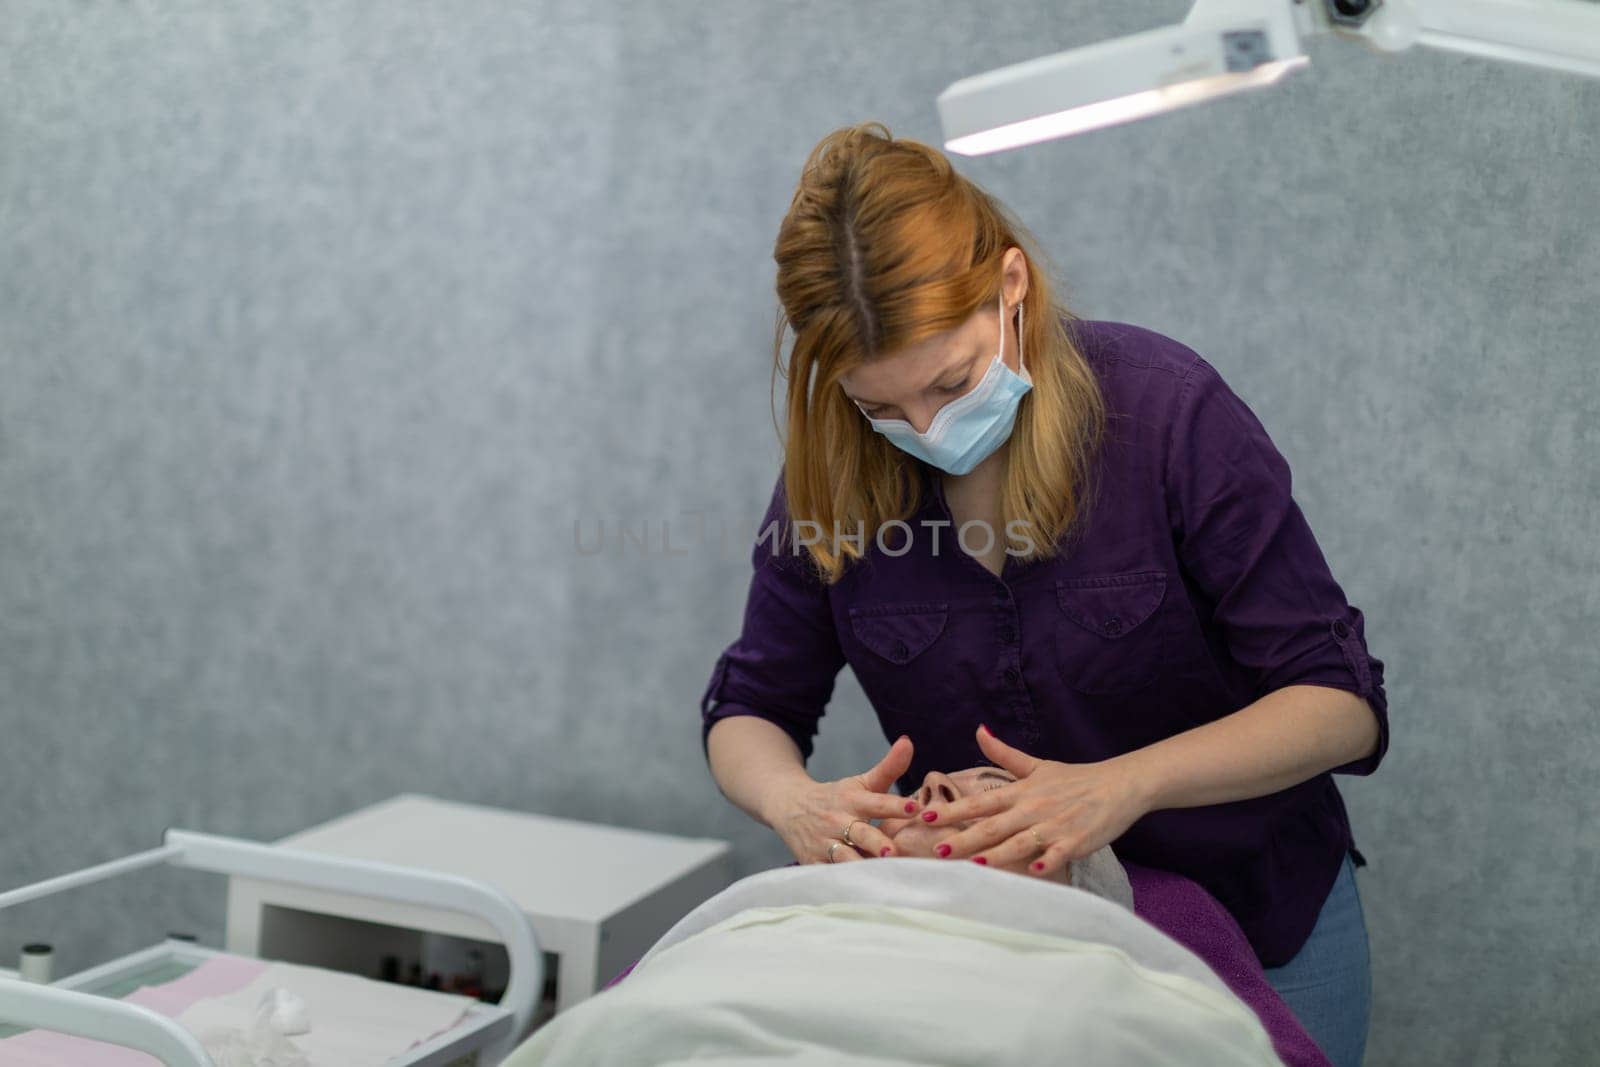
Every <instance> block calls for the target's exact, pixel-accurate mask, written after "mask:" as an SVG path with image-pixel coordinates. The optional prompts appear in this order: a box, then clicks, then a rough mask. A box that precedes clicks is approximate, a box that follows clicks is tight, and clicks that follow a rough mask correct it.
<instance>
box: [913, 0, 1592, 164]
mask: <svg viewBox="0 0 1600 1067" xmlns="http://www.w3.org/2000/svg"><path fill="white" fill-rule="evenodd" d="M1328 33H1331V34H1333V35H1335V36H1338V37H1342V38H1345V39H1349V40H1358V41H1362V42H1364V43H1365V44H1367V45H1368V46H1370V47H1372V48H1375V49H1377V50H1379V51H1384V52H1400V51H1404V50H1405V49H1407V48H1410V47H1411V46H1412V45H1415V44H1421V45H1425V46H1428V47H1432V48H1442V49H1448V50H1450V51H1455V52H1466V53H1470V54H1472V55H1478V56H1487V57H1490V58H1493V59H1504V60H1509V61H1511V62H1516V63H1528V64H1532V65H1534V66H1539V67H1546V68H1550V69H1553V70H1561V71H1568V72H1571V73H1576V74H1588V75H1590V76H1592V77H1600V4H1596V3H1591V2H1586V0H1195V4H1194V7H1193V8H1191V9H1190V11H1189V14H1188V15H1187V16H1185V18H1184V20H1183V22H1182V23H1180V24H1178V25H1176V26H1167V27H1164V28H1162V29H1156V30H1149V31H1146V32H1144V33H1136V34H1133V35H1131V36H1128V37H1119V38H1116V39H1113V40H1110V41H1103V42H1101V43H1099V44H1092V45H1087V46H1085V47H1082V48H1073V49H1070V50H1068V51H1065V52H1057V53H1056V54H1054V55H1050V56H1043V57H1041V58H1039V59H1030V60H1028V61H1026V62H1023V63H1015V64H1012V65H1011V66H1009V67H1001V68H999V69H998V70H991V71H988V72H986V73H983V74H977V75H973V76H972V77H970V78H962V79H961V80H960V81H958V82H956V83H954V84H953V85H951V86H950V87H949V88H948V89H946V90H945V91H944V92H942V93H940V94H939V121H940V123H941V125H942V126H943V129H944V139H945V142H944V146H945V148H946V149H947V150H949V151H951V152H955V153H957V154H959V155H969V156H975V155H983V154H985V153H988V152H999V151H1003V150H1004V149H1007V148H1016V147H1018V146H1020V145H1026V144H1033V143H1034V142H1036V141H1044V140H1049V139H1051V138H1054V137H1066V136H1069V135H1071V134H1074V133H1081V132H1083V131H1085V130H1093V129H1099V128H1100V127H1103V126H1114V125H1116V124H1118V123H1123V122H1131V121H1133V120H1134V119H1139V118H1144V117H1145V116H1147V115H1156V114H1160V113H1161V112H1164V111H1173V110H1175V109H1177V108H1181V107H1187V106H1189V105H1190V104H1198V103H1200V102H1202V101H1205V100H1213V99H1216V98H1217V97H1221V96H1227V95H1229V94H1230V93H1237V92H1242V91H1244V90H1246V89H1255V88H1259V87H1260V86H1263V85H1271V84H1272V83H1273V82H1276V81H1277V80H1278V79H1280V78H1282V77H1284V76H1285V75H1287V74H1289V73H1290V72H1292V71H1295V70H1299V69H1300V68H1301V67H1304V66H1306V65H1308V64H1309V62H1310V60H1309V59H1308V58H1307V57H1306V55H1305V53H1304V51H1302V49H1301V42H1302V41H1304V40H1305V39H1306V38H1309V37H1315V36H1318V35H1321V34H1328Z"/></svg>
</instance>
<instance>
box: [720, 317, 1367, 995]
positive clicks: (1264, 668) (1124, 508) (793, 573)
mask: <svg viewBox="0 0 1600 1067" xmlns="http://www.w3.org/2000/svg"><path fill="white" fill-rule="evenodd" d="M1071 329H1072V330H1073V334H1074V337H1075V338H1076V340H1077V341H1078V345H1079V349H1080V351H1082V352H1083V353H1084V355H1085V357H1086V358H1087V359H1088V360H1089V362H1090V365H1091V366H1092V367H1093V368H1094V370H1095V373H1096V375H1097V376H1098V378H1099V381H1100V385H1101V390H1102V392H1103V394H1104V396H1105V400H1106V410H1107V416H1108V421H1107V433H1106V438H1105V442H1104V444H1103V445H1102V447H1101V450H1100V454H1099V456H1098V458H1097V461H1096V462H1097V463H1098V464H1099V473H1098V480H1099V489H1098V493H1097V495H1096V496H1095V498H1094V501H1093V504H1092V506H1091V508H1090V510H1089V512H1088V514H1087V515H1086V516H1084V517H1082V518H1080V520H1079V523H1080V524H1081V525H1079V526H1077V527H1075V530H1074V531H1069V533H1068V535H1067V539H1066V541H1065V542H1064V547H1063V549H1062V550H1061V551H1060V552H1059V553H1058V554H1057V555H1056V556H1054V557H1052V558H1050V559H1046V560H1040V561H1035V562H1022V561H1020V560H1019V559H1018V558H1016V557H1008V558H1007V559H1006V563H1005V566H1004V568H1003V569H1002V571H1001V574H1000V575H999V576H998V577H997V576H996V575H994V574H992V573H991V572H990V571H988V570H987V569H986V568H985V567H984V566H983V565H982V564H981V563H979V562H978V561H977V560H976V559H974V558H972V557H971V556H969V555H967V554H966V553H965V552H963V551H961V550H960V549H959V548H958V547H957V544H956V540H955V530H954V528H953V527H951V526H944V527H938V526H934V525H928V524H935V523H939V522H944V523H949V522H951V515H950V510H949V508H948V507H947V506H946V504H945V500H944V496H943V492H942V490H941V487H940V482H939V479H937V478H935V477H932V476H931V474H930V473H929V472H928V470H927V468H923V475H924V485H925V487H926V490H927V491H925V492H924V493H923V500H922V506H921V510H920V511H919V512H918V514H917V515H915V516H913V517H912V518H911V519H910V520H908V524H909V525H910V526H911V527H912V531H913V536H912V537H911V538H910V543H909V547H907V546H906V545H905V543H904V542H897V541H896V540H895V539H894V538H887V539H886V542H885V543H886V544H887V546H888V548H889V549H891V550H903V554H900V555H893V554H891V553H890V552H885V551H883V550H882V549H881V548H880V547H879V546H878V545H877V544H876V543H875V541H874V539H873V538H871V537H870V535H869V537H868V539H867V542H866V544H867V552H866V554H865V556H864V558H863V559H862V560H859V561H857V563H855V564H852V565H851V566H850V567H848V568H847V569H846V571H845V574H844V576H843V577H842V578H841V579H840V580H839V581H838V582H837V583H835V584H834V585H832V586H829V585H827V584H825V583H824V582H823V581H822V580H821V579H820V578H818V577H817V576H816V575H815V574H814V572H813V571H812V570H811V569H810V562H809V560H808V559H807V558H806V557H805V555H804V550H803V549H800V550H799V551H798V553H797V552H796V550H795V546H794V539H793V538H789V537H786V538H785V539H784V541H783V543H782V544H781V545H779V546H777V549H776V551H775V550H774V544H773V541H772V540H771V539H770V538H768V539H764V540H758V541H757V542H756V545H755V549H754V552H753V562H754V565H755V573H754V576H753V578H752V579H751V583H750V593H749V599H748V601H747V603H746V607H745V616H744V630H743V633H742V634H741V635H740V636H739V638H738V640H736V641H735V642H734V643H733V644H732V645H730V646H729V647H728V649H727V651H725V652H724V653H723V654H722V656H721V657H720V658H719V659H718V660H717V664H716V668H715V670H714V671H713V673H712V676H711V682H710V684H709V685H708V686H707V688H706V691H705V695H704V698H703V700H702V704H701V714H702V720H703V727H702V735H701V736H702V743H704V739H705V736H706V735H707V734H709V732H710V729H711V726H712V724H713V723H715V722H716V721H717V720H718V719H724V718H728V717H730V716H734V715H755V716H758V717H760V718H763V719H766V720H768V721H769V722H772V723H775V724H776V725H778V726H780V727H782V728H783V729H784V730H785V731H786V732H787V733H788V734H789V736H791V737H792V738H794V740H795V743H796V744H797V745H798V746H799V748H800V751H801V753H802V754H803V756H804V757H805V758H807V759H809V758H810V755H811V751H812V738H813V737H814V736H815V734H816V732H817V724H818V720H819V719H820V718H821V716H822V714H823V710H824V708H825V707H826V705H827V703H828V699H829V697H830V696H831V695H832V692H833V685H834V679H835V677H836V676H837V674H838V672H839V668H840V667H842V666H843V665H844V664H846V663H848V664H849V665H850V667H851V669H852V670H854V671H855V674H856V677H857V679H858V680H859V681H860V683H861V688H862V689H863V691H865V693H866V695H867V697H868V699H869V700H870V701H871V702H872V706H873V709H874V711H875V712H876V713H877V716H878V721H879V723H880V724H881V725H882V728H883V735H884V737H885V739H886V740H892V739H893V738H896V737H898V736H899V735H900V734H902V733H904V734H908V735H910V737H911V740H912V741H913V743H914V745H915V755H914V758H913V760H912V764H911V768H910V770H909V771H908V772H907V774H906V775H905V777H903V778H902V779H900V781H899V783H898V784H899V788H900V792H901V793H902V794H908V793H910V792H912V791H913V790H914V789H915V788H916V787H917V786H918V785H920V783H921V781H922V779H923V776H924V775H925V774H926V773H927V772H928V771H930V770H941V771H952V770H957V769H959V768H962V767H970V766H975V765H978V764H984V763H989V762H990V761H989V760H988V759H986V758H985V757H984V755H983V754H982V752H981V751H980V750H979V748H978V744H977V739H976V738H975V736H974V731H975V730H976V729H977V726H978V724H979V723H980V722H987V723H988V724H989V728H990V729H991V730H993V731H994V732H995V733H996V734H997V735H998V736H999V737H1000V738H1001V740H1003V741H1005V742H1007V743H1008V744H1011V745H1013V746H1015V747H1017V748H1020V749H1022V750H1023V751H1025V752H1027V753H1029V754H1030V755H1032V756H1035V757H1037V758H1040V759H1051V760H1061V761H1065V762H1070V763H1086V762H1092V761H1096V760H1104V759H1108V758H1110V757H1112V756H1116V755H1119V754H1121V753H1124V752H1129V751H1131V750H1134V749H1138V748H1142V747H1144V746H1146V745H1150V744H1153V743H1155V742H1158V741H1161V740H1162V739H1164V738H1168V737H1171V736H1173V735H1174V734H1178V733H1181V732H1183V731H1185V730H1188V729H1190V728H1192V727H1195V726H1199V725H1202V724H1204V723H1208V722H1212V721H1215V720H1216V719H1220V718H1222V717H1223V716H1226V715H1228V714H1231V713H1232V712H1235V711H1238V710H1239V709H1240V708H1242V707H1244V706H1245V705H1247V704H1250V703H1252V702H1253V701H1255V700H1257V699H1258V698H1260V697H1261V696H1263V695H1265V694H1266V693H1268V692H1271V691H1272V690H1275V689H1279V688H1282V687H1283V686H1287V685H1298V684H1311V685H1322V686H1331V687H1334V688H1338V689H1346V690H1350V691H1351V692H1354V693H1356V694H1358V695H1360V696H1362V697H1365V698H1366V699H1367V701H1368V702H1369V703H1370V704H1371V706H1372V709H1373V711H1374V712H1376V714H1377V718H1378V723H1379V727H1380V735H1379V742H1378V748H1377V750H1376V751H1375V752H1374V753H1373V754H1372V755H1370V756H1368V757H1366V758H1364V759H1360V760H1356V761H1354V762H1352V763H1347V764H1345V765H1343V766H1341V767H1336V768H1334V770H1333V771H1330V772H1325V773H1323V774H1319V775H1317V776H1316V777H1314V778H1312V779H1310V780H1309V781H1306V782H1302V783H1300V784H1299V785H1295V786H1292V787H1290V788H1288V789H1283V790H1280V791H1279V792H1276V793H1271V794H1268V795H1266V796H1262V797H1256V798H1254V799H1250V800H1240V801H1233V802H1231V803H1226V804H1213V805H1207V806H1205V807H1197V808H1178V809H1169V810H1165V811H1156V812H1151V813H1150V814H1148V815H1146V816H1144V817H1143V818H1141V819H1140V820H1139V821H1138V822H1136V823H1134V824H1133V826H1132V827H1130V828H1129V829H1128V831H1127V832H1126V833H1125V834H1123V835H1122V836H1121V837H1120V838H1118V839H1117V840H1116V841H1115V842H1113V846H1114V848H1115V849H1116V851H1117V852H1118V854H1119V855H1121V856H1122V857H1124V858H1125V859H1128V860H1131V861H1133V862H1135V863H1139V864H1143V865H1145V866H1148V867H1156V868H1160V869H1164V870H1169V871H1176V872H1178V873H1180V874H1183V875H1186V876H1188V877H1190V878H1192V879H1194V880H1195V881H1197V882H1199V883H1200V884H1201V885H1203V886H1205V888H1206V889H1208V890H1209V891H1210V892H1211V893H1212V894H1213V895H1214V896H1215V897H1216V898H1217V899H1218V900H1219V901H1221V902H1222V904H1223V905H1224V906H1225V907H1226V908H1227V909H1228V910H1229V911H1230V912H1231V913H1232V914H1233V915H1234V917H1235V918H1237V919H1238V921H1239V925H1240V926H1241V927H1242V928H1243V929H1244V932H1245V935H1246V936H1247V937H1248V938H1249V939H1250V943H1251V945H1252V946H1254V948H1255V950H1256V954H1257V956H1258V957H1259V958H1260V960H1261V962H1262V964H1263V965H1264V966H1267V967H1275V966H1280V965H1282V964H1284V963H1287V962H1288V961H1289V960H1290V959H1291V958H1292V957H1293V956H1294V954H1295V953H1296V952H1297V951H1298V950H1299V949H1300V946H1301V945H1302V944H1304V942H1305V940H1306V937H1307V936H1308V935H1309V934H1310V932H1311V928H1312V926H1313V925H1315V923H1316V919H1317V915H1318V913H1319V911H1320V910H1321V907H1322V903H1323V901H1324V900H1325V899H1326V897H1327V894H1328V890H1329V889H1330V888H1331V887H1332V885H1333V880H1334V877H1335V875H1336V874H1337V873H1338V869H1339V865H1340V863H1341V862H1342V861H1343V859H1344V855H1345V853H1346V850H1353V849H1354V847H1355V842H1354V840H1353V838H1352V835H1351V831H1350V822H1349V818H1348V816H1347V815H1346V812H1345V807H1344V803H1343V800H1342V799H1341V798H1340V796H1339V791H1338V789H1337V787H1336V786H1335V785H1334V782H1333V778H1332V774H1333V773H1334V772H1338V773H1344V774H1370V773H1372V771H1373V770H1374V769H1375V768H1376V767H1377V765H1378V762H1379V761H1380V760H1381V759H1382V758H1383V755H1384V753H1385V751H1386V750H1387V749H1388V745H1389V721H1388V706H1387V700H1386V698H1385V695H1384V690H1383V663H1382V661H1380V660H1377V659H1374V658H1373V657H1372V656H1371V655H1370V654H1369V653H1368V651H1367V647H1366V639H1365V636H1364V632H1363V624H1362V615H1361V612H1360V611H1359V610H1358V609H1356V608H1354V607H1352V606H1351V605H1350V604H1349V603H1348V602H1347V601H1346V599H1345V595H1344V592H1343V590H1341V589H1340V587H1339V584H1338V583H1337V582H1336V581H1334V578H1333V575H1332V574H1331V573H1329V569H1328V564H1327V561H1326V560H1325V559H1324V558H1323V555H1322V551H1321V549H1320V548H1319V547H1318V546H1317V542H1316V540H1315V538H1314V537H1313V536H1312V533H1311V529H1310V527H1309V526H1308V525H1307V523H1306V520H1305V517H1304V515H1303V514H1302V513H1301V511H1300V508H1299V506H1298V505H1297V504H1296V503H1295V502H1294V499H1293V497H1292V496H1291V495H1290V475H1289V467H1288V464H1287V463H1286V462H1285V461H1284V459H1283V457H1282V456H1281V455H1280V454H1279V452H1278V450H1277V448H1275V447H1274V446H1273V443H1272V441H1271V439H1270V438H1269V437H1268V436H1267V432H1266V430H1265V429H1264V428H1263V427H1262V425H1261V423H1260V421H1259V420H1258V419H1257V418H1256V417H1255V415H1254V414H1253V413H1252V412H1251V410H1250V409H1249V408H1248V407H1247V406H1246V405H1245V403H1244V401H1242V400H1241V399H1240V398H1239V397H1238V396H1237V395H1236V394H1235V393H1234V392H1233V391H1232V390H1231V389H1230V388H1229V387H1228V385H1227V384H1226V383H1225V382H1224V381H1223V380H1222V378H1221V376H1220V375H1219V374H1218V373H1217V371H1216V369H1215V368H1214V367H1212V366H1211V364H1209V363H1207V362H1206V361H1205V360H1204V359H1202V358H1200V357H1199V356H1198V355H1197V354H1196V353H1195V352H1194V351H1192V350H1191V349H1189V348H1187V347H1185V346H1184V345H1182V344H1180V343H1178V342H1177V341H1174V340H1172V339H1171V338H1169V337H1165V336H1163V335H1161V334H1159V333H1156V332H1154V331H1152V330H1147V329H1143V328H1141V327H1138V326H1132V325H1128V324H1126V323H1115V322H1092V321H1086V320H1084V321H1078V322H1074V323H1073V324H1072V326H1071ZM774 521H776V522H778V523H779V524H780V525H782V524H787V522H788V519H787V512H786V509H785V507H784V502H783V487H782V484H781V480H780V483H779V485H778V487H777V488H776V490H775V491H774V493H773V497H772V503H771V506H770V507H769V509H768V511H767V515H766V518H765V519H763V522H762V528H763V529H766V528H767V525H768V524H769V523H771V522H774ZM935 531H937V532H938V533H939V534H940V535H941V536H940V537H939V539H938V543H937V545H936V544H935V541H934V538H933V537H932V536H931V535H932V534H933V533H934V532H935ZM975 540H977V541H981V540H982V538H981V537H980V538H976V539H975ZM974 547H975V548H976V547H981V546H980V545H974ZM1356 856H1357V857H1358V860H1359V857H1360V853H1359V852H1357V853H1356Z"/></svg>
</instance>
